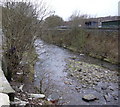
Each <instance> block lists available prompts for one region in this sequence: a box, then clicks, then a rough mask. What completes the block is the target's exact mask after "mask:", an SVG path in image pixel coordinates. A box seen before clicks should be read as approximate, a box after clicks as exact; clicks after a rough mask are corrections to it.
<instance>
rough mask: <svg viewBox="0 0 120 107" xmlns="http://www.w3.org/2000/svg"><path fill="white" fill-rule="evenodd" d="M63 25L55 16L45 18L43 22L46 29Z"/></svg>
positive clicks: (61, 20)
mask: <svg viewBox="0 0 120 107" xmlns="http://www.w3.org/2000/svg"><path fill="white" fill-rule="evenodd" d="M63 23H64V21H63V19H62V18H61V17H59V16H57V15H51V16H49V17H47V18H46V19H45V21H44V26H45V27H46V28H54V27H57V26H60V25H62V24H63Z"/></svg>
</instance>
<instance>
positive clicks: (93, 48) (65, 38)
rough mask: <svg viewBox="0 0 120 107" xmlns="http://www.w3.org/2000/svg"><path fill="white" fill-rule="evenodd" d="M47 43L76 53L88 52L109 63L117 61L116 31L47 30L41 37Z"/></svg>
mask: <svg viewBox="0 0 120 107" xmlns="http://www.w3.org/2000/svg"><path fill="white" fill-rule="evenodd" d="M41 38H42V39H43V40H45V41H46V42H48V43H52V44H55V45H58V46H62V47H65V48H67V49H70V50H72V51H75V52H78V53H84V54H88V55H90V56H92V57H95V58H99V59H101V60H105V61H108V62H111V63H118V31H108V30H98V29H95V30H85V29H80V28H74V29H72V30H47V31H44V33H43V36H42V37H41Z"/></svg>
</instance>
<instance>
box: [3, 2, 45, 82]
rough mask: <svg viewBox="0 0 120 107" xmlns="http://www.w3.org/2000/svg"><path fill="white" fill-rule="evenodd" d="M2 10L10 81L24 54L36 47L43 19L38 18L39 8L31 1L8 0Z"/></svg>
mask: <svg viewBox="0 0 120 107" xmlns="http://www.w3.org/2000/svg"><path fill="white" fill-rule="evenodd" d="M43 10H45V9H43ZM2 11H3V12H2V30H3V33H4V41H5V45H4V57H5V58H6V63H7V64H6V65H7V70H8V77H7V78H8V80H9V81H10V80H11V77H12V74H15V73H16V72H17V71H18V70H19V67H20V63H21V61H22V60H23V57H24V54H25V53H27V52H28V51H29V52H30V50H32V49H33V48H34V41H35V39H36V37H37V35H38V34H39V33H38V31H39V30H40V29H39V26H40V22H41V20H42V19H41V20H40V21H39V20H38V12H37V8H36V7H35V6H34V5H32V4H31V3H30V2H7V3H5V5H4V6H3V9H2ZM41 11H42V10H41ZM43 14H44V15H45V11H44V13H43ZM41 16H42V14H41ZM41 18H43V17H41Z"/></svg>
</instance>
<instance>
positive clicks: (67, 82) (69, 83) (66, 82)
mask: <svg viewBox="0 0 120 107" xmlns="http://www.w3.org/2000/svg"><path fill="white" fill-rule="evenodd" d="M64 83H65V84H68V85H72V83H71V82H69V81H65V82H64Z"/></svg>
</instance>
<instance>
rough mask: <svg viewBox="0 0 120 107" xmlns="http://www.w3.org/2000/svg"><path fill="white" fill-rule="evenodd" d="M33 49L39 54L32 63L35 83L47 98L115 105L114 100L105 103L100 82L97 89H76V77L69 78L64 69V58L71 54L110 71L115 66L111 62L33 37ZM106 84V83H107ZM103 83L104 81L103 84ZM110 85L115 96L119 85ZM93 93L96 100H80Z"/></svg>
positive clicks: (65, 60) (70, 56) (68, 57)
mask: <svg viewBox="0 0 120 107" xmlns="http://www.w3.org/2000/svg"><path fill="white" fill-rule="evenodd" d="M35 46H36V52H37V53H38V61H37V62H36V65H35V71H36V72H35V82H34V83H35V86H36V87H38V88H40V87H42V88H41V89H42V91H43V92H44V93H45V94H46V97H47V98H48V99H49V100H56V99H59V101H58V104H63V105H103V104H108V105H109V104H110V105H111V104H117V100H111V101H108V102H106V100H105V98H104V97H103V94H104V93H103V92H101V93H100V90H99V88H100V85H101V84H100V85H99V86H98V87H97V88H98V90H99V91H98V90H97V91H96V90H93V89H81V91H79V92H78V90H76V87H80V86H81V84H80V83H78V82H77V81H76V80H74V79H71V78H68V76H67V75H68V74H67V72H65V69H66V65H67V60H68V59H70V58H73V57H79V59H80V60H81V61H84V62H87V63H92V64H97V65H100V66H103V67H105V68H109V69H110V70H116V69H117V66H116V65H112V64H110V63H107V62H103V61H101V60H98V59H95V58H91V57H88V56H85V55H78V54H75V53H73V52H70V51H68V50H66V49H64V48H61V47H58V46H55V45H51V44H47V43H45V42H44V41H42V40H39V39H38V40H36V42H35ZM106 84H107V83H106ZM106 84H103V86H104V85H106ZM111 86H112V87H113V88H114V89H113V90H114V91H113V93H114V95H115V96H118V90H117V89H118V85H117V84H116V83H114V84H112V83H111ZM89 93H92V94H94V95H96V96H97V97H99V100H96V101H92V102H86V101H84V100H83V99H82V97H83V95H84V94H89Z"/></svg>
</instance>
